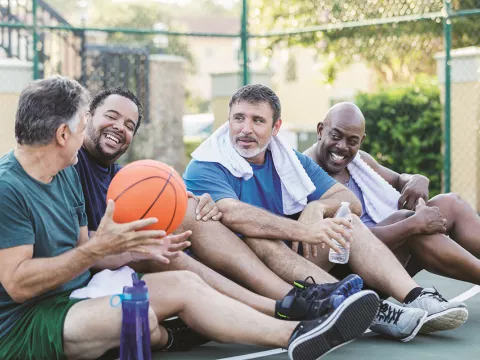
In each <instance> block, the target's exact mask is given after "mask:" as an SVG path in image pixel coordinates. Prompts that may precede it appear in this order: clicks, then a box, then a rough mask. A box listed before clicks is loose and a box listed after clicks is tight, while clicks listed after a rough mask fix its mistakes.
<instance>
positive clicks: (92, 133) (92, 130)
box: [87, 126, 126, 161]
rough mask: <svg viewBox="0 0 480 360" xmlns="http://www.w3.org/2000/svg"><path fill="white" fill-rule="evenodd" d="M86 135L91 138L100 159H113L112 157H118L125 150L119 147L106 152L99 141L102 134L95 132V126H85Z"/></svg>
mask: <svg viewBox="0 0 480 360" xmlns="http://www.w3.org/2000/svg"><path fill="white" fill-rule="evenodd" d="M87 136H88V137H89V138H90V139H91V141H92V143H93V146H94V147H95V150H96V152H97V153H98V155H99V156H100V157H101V158H102V160H105V161H111V160H114V159H116V158H118V157H120V156H121V155H122V154H123V153H124V152H125V151H126V149H125V150H122V149H119V150H117V151H115V152H114V153H109V152H106V151H105V150H104V149H103V148H102V144H101V143H100V140H101V138H102V134H101V133H98V134H97V133H96V132H95V128H94V127H93V126H89V127H88V128H87Z"/></svg>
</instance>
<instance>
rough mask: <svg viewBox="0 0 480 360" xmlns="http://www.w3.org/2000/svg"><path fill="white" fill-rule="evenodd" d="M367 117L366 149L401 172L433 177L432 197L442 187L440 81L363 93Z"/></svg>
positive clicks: (358, 100) (360, 96) (359, 99)
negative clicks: (438, 82)
mask: <svg viewBox="0 0 480 360" xmlns="http://www.w3.org/2000/svg"><path fill="white" fill-rule="evenodd" d="M355 103H356V104H357V105H358V107H360V109H361V110H362V112H363V114H364V115H365V120H366V127H367V130H366V133H367V137H366V139H365V141H364V143H363V144H362V149H363V150H364V151H367V152H368V153H370V154H371V155H372V156H373V157H375V159H377V161H378V162H379V163H380V164H382V165H385V166H386V167H388V168H390V169H392V170H394V171H397V172H398V173H402V172H404V173H409V174H422V175H425V176H427V177H428V178H429V179H430V197H432V196H434V195H436V194H438V193H440V191H441V187H442V182H441V179H442V168H443V157H442V151H441V147H442V123H441V104H440V93H439V89H438V84H437V83H436V82H434V81H432V80H430V79H421V80H418V81H417V82H416V83H414V84H411V85H405V86H395V87H388V88H384V89H382V90H381V91H380V92H378V93H375V94H365V93H360V94H358V95H357V97H356V99H355Z"/></svg>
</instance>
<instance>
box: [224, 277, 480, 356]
mask: <svg viewBox="0 0 480 360" xmlns="http://www.w3.org/2000/svg"><path fill="white" fill-rule="evenodd" d="M478 293H480V286H478V285H475V286H473V287H472V288H470V289H468V290H467V291H465V292H464V293H462V294H460V295H458V296H456V297H454V298H453V299H450V301H460V302H461V301H465V300H468V299H470V298H471V297H474V296H475V295H477V294H478ZM369 332H370V329H368V330H367V331H365V333H369ZM284 352H287V350H285V349H273V350H267V351H261V352H257V353H253V354H245V355H239V356H233V357H228V358H221V359H217V360H248V359H257V358H260V357H263V356H270V355H275V354H281V353H284Z"/></svg>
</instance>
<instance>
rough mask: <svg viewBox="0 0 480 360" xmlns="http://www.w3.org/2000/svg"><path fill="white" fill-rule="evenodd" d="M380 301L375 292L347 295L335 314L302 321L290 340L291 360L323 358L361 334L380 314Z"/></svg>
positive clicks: (368, 291) (289, 351)
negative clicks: (378, 313)
mask: <svg viewBox="0 0 480 360" xmlns="http://www.w3.org/2000/svg"><path fill="white" fill-rule="evenodd" d="M379 305H380V300H379V298H378V295H377V294H375V293H374V292H373V291H370V290H366V291H360V292H358V293H356V294H354V295H352V296H350V297H349V298H347V299H346V300H345V301H344V302H343V303H342V304H341V305H340V306H339V307H338V308H337V309H336V310H335V311H334V312H333V313H331V314H327V315H324V316H322V317H321V318H319V319H317V320H313V321H302V322H301V323H300V324H299V325H298V326H297V327H296V328H295V330H294V331H293V334H292V336H291V337H290V340H289V342H288V355H289V357H290V359H292V360H314V359H320V358H321V357H323V356H324V355H325V354H327V353H329V352H330V351H333V350H335V349H336V348H338V347H339V346H342V345H345V344H347V343H348V342H350V341H353V340H355V339H356V338H357V337H359V336H361V335H362V334H363V333H364V332H365V330H367V329H368V327H369V326H370V324H371V323H372V321H373V319H374V318H375V316H376V315H377V312H378V308H379Z"/></svg>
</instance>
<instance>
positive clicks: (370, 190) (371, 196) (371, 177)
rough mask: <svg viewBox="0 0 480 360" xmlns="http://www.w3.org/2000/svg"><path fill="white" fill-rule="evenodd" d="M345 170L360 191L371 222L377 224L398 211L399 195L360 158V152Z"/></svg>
mask: <svg viewBox="0 0 480 360" xmlns="http://www.w3.org/2000/svg"><path fill="white" fill-rule="evenodd" d="M347 169H348V171H349V172H350V176H351V177H352V178H353V180H355V182H356V183H357V185H358V187H359V188H360V190H362V193H363V200H364V201H365V211H366V212H367V214H368V215H370V217H371V218H372V219H373V221H375V222H376V223H379V222H380V221H382V220H384V219H386V218H387V217H389V216H390V215H391V214H392V213H394V212H395V211H398V199H399V198H400V193H399V192H398V191H397V190H396V189H395V188H394V187H393V186H392V185H390V184H389V183H388V182H387V181H386V180H385V179H384V178H382V177H381V176H380V175H379V174H378V173H377V172H376V171H374V170H373V169H372V168H371V167H370V166H369V165H368V164H367V163H366V162H365V161H364V160H363V159H362V158H361V157H360V152H359V153H358V154H357V156H355V158H354V159H353V161H352V162H351V163H350V164H348V165H347Z"/></svg>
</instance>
